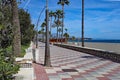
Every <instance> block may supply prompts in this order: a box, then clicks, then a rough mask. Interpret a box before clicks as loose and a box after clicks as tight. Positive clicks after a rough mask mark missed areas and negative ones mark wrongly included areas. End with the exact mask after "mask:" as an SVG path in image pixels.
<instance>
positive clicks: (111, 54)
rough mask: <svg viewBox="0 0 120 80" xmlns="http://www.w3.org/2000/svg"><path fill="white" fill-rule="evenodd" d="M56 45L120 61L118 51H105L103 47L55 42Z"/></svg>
mask: <svg viewBox="0 0 120 80" xmlns="http://www.w3.org/2000/svg"><path fill="white" fill-rule="evenodd" d="M54 45H55V46H59V47H63V48H67V49H71V50H75V51H79V52H84V53H87V54H91V55H94V56H97V57H101V58H104V59H109V60H111V61H114V62H118V63H120V54H117V53H116V52H112V51H105V50H101V49H95V48H88V47H79V46H72V45H67V44H54Z"/></svg>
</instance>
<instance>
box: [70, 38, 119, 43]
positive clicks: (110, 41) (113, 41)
mask: <svg viewBox="0 0 120 80" xmlns="http://www.w3.org/2000/svg"><path fill="white" fill-rule="evenodd" d="M68 42H81V40H78V39H76V40H68ZM84 42H92V43H120V39H88V40H84Z"/></svg>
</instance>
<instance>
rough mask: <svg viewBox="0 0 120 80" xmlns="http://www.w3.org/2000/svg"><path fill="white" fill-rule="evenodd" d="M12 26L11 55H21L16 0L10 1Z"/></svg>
mask: <svg viewBox="0 0 120 80" xmlns="http://www.w3.org/2000/svg"><path fill="white" fill-rule="evenodd" d="M12 18H13V20H12V24H13V35H14V36H13V53H14V54H20V53H21V33H20V23H19V16H18V7H17V2H16V0H12Z"/></svg>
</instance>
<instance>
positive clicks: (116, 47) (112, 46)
mask: <svg viewBox="0 0 120 80" xmlns="http://www.w3.org/2000/svg"><path fill="white" fill-rule="evenodd" d="M67 44H69V45H75V46H81V42H74V43H73V42H68V43H67ZM85 47H89V48H95V49H101V50H106V51H112V52H116V53H118V54H120V43H99V42H85Z"/></svg>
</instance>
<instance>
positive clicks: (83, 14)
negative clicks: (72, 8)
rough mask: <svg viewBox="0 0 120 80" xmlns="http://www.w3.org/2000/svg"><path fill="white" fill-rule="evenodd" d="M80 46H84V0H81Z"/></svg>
mask: <svg viewBox="0 0 120 80" xmlns="http://www.w3.org/2000/svg"><path fill="white" fill-rule="evenodd" d="M82 47H84V0H82Z"/></svg>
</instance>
